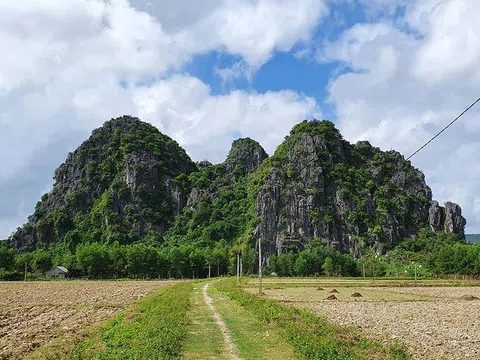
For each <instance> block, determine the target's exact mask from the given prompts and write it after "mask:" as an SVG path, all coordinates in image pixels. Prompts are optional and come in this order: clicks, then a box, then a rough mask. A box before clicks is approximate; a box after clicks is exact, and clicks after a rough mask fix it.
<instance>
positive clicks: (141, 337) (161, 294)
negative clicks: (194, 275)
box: [66, 283, 192, 360]
mask: <svg viewBox="0 0 480 360" xmlns="http://www.w3.org/2000/svg"><path fill="white" fill-rule="evenodd" d="M191 291H192V284H191V283H182V284H177V285H174V286H168V287H165V288H162V289H160V290H159V291H157V292H156V293H154V294H153V295H150V296H147V297H145V298H144V299H142V301H141V302H140V304H139V305H138V306H137V307H136V308H135V309H134V310H131V311H127V312H125V313H123V314H121V315H120V316H116V317H115V318H114V319H113V320H111V321H110V322H109V323H108V325H106V326H104V327H102V328H101V329H99V330H98V331H97V332H96V333H94V334H92V336H90V337H89V338H87V339H86V340H84V341H82V342H81V343H80V344H79V345H77V346H76V347H75V348H74V349H73V350H72V352H71V353H70V354H69V355H68V356H67V357H66V359H71V360H73V359H126V360H127V359H132V360H133V359H138V360H140V359H172V360H173V359H180V355H181V352H182V341H183V339H184V338H185V337H186V335H187V325H188V319H187V311H188V309H189V308H190V301H189V298H190V293H191Z"/></svg>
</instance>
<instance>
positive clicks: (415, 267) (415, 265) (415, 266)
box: [413, 264, 417, 286]
mask: <svg viewBox="0 0 480 360" xmlns="http://www.w3.org/2000/svg"><path fill="white" fill-rule="evenodd" d="M413 266H414V269H415V286H417V264H413Z"/></svg>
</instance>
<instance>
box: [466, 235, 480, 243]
mask: <svg viewBox="0 0 480 360" xmlns="http://www.w3.org/2000/svg"><path fill="white" fill-rule="evenodd" d="M465 240H466V241H467V242H471V243H474V244H480V234H465Z"/></svg>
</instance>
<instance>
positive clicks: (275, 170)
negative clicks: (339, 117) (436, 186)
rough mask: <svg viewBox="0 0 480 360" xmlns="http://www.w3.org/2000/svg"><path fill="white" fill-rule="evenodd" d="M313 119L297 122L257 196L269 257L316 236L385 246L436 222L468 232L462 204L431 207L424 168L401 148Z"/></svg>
mask: <svg viewBox="0 0 480 360" xmlns="http://www.w3.org/2000/svg"><path fill="white" fill-rule="evenodd" d="M332 125H333V124H332ZM308 126H310V128H307V130H308V131H299V132H295V129H294V130H293V131H292V134H291V135H290V137H289V138H288V139H287V141H286V142H285V143H284V144H282V145H281V146H280V147H279V149H277V152H276V153H275V155H274V156H272V158H270V159H269V160H268V162H267V163H268V166H269V168H268V175H267V176H266V177H265V178H264V179H262V182H261V186H260V190H259V191H258V194H257V197H256V202H255V215H256V216H257V217H258V218H259V223H258V225H257V227H256V229H255V236H256V238H257V239H260V238H261V239H262V244H263V247H264V249H265V250H264V253H265V260H266V259H267V258H268V257H269V255H270V254H276V253H281V252H288V251H289V250H292V249H293V250H294V251H297V250H301V249H303V247H304V245H305V244H306V243H307V242H308V241H309V240H310V239H311V238H322V239H324V240H325V241H326V242H327V243H328V244H330V245H331V246H333V247H335V248H336V249H338V250H339V251H344V252H346V251H353V252H356V251H358V250H361V249H362V248H363V249H365V248H370V249H372V250H374V251H376V252H378V253H384V252H385V251H387V250H388V249H391V248H392V247H394V246H395V245H396V244H398V243H399V242H400V241H402V240H403V239H404V238H406V237H410V236H413V235H415V234H416V233H417V232H418V230H419V229H420V228H422V227H425V226H428V224H432V223H433V224H434V225H432V226H434V227H435V230H436V231H440V230H442V231H445V232H447V233H455V234H459V235H461V236H463V229H464V226H465V221H464V219H463V217H462V216H461V210H460V207H459V206H458V205H455V204H451V203H447V204H449V205H447V204H446V207H445V209H444V210H442V211H439V210H437V209H436V208H435V206H434V204H435V203H432V207H431V206H430V201H431V200H432V194H431V190H430V188H429V187H428V186H427V185H426V183H425V178H424V175H423V174H422V173H421V172H420V171H419V170H417V169H415V168H414V167H412V166H411V165H410V163H409V162H407V161H405V159H404V158H403V156H402V155H401V154H399V153H398V152H395V151H389V152H382V151H380V149H378V148H373V147H372V146H371V145H370V144H369V143H368V142H359V143H357V144H355V145H350V144H349V143H347V142H346V141H344V140H343V139H342V138H341V136H340V134H339V133H336V132H334V131H331V132H328V135H326V134H323V133H321V132H319V131H317V129H318V128H319V127H321V126H322V125H321V122H317V123H315V122H311V123H309V125H308ZM279 154H280V156H279ZM265 166H267V164H265ZM262 167H263V166H262ZM262 170H263V171H266V170H265V169H262ZM437 206H438V204H437Z"/></svg>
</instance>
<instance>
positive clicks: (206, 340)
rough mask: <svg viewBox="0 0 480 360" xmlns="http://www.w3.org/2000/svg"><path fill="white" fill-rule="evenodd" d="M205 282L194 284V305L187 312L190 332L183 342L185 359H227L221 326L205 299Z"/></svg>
mask: <svg viewBox="0 0 480 360" xmlns="http://www.w3.org/2000/svg"><path fill="white" fill-rule="evenodd" d="M204 284H205V283H204V282H196V283H194V284H193V292H192V300H191V302H192V306H191V308H190V310H189V311H188V313H187V317H188V320H189V326H188V334H187V336H186V338H185V341H184V344H183V353H182V359H183V360H196V359H205V360H210V359H216V360H217V359H218V360H222V359H227V357H226V355H225V349H224V344H223V336H222V333H221V330H220V328H219V327H218V325H217V324H216V323H215V319H214V318H213V315H212V312H211V311H210V308H209V307H208V305H207V304H206V303H205V300H204V299H203V293H202V287H203V285H204Z"/></svg>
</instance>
